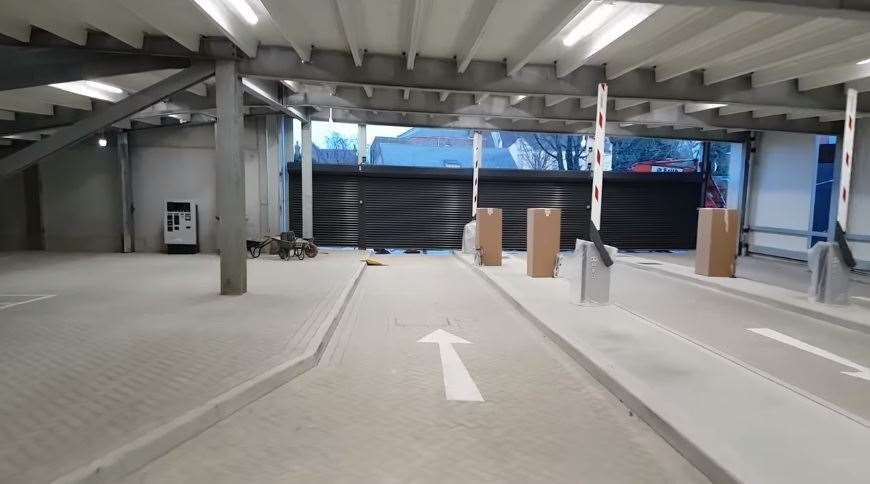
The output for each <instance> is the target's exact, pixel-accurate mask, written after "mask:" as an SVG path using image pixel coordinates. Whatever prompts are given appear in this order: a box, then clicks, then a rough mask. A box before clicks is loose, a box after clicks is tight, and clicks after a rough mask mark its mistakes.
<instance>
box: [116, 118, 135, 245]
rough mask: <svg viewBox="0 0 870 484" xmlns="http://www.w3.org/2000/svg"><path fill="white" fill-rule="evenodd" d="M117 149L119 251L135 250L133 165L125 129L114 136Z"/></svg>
mask: <svg viewBox="0 0 870 484" xmlns="http://www.w3.org/2000/svg"><path fill="white" fill-rule="evenodd" d="M115 142H116V144H117V149H118V173H119V174H120V178H121V240H122V245H121V252H124V253H125V254H126V253H130V252H135V251H136V247H135V246H134V240H135V239H136V237H135V236H136V234H135V232H134V227H135V226H134V224H133V167H132V166H131V165H130V143H129V141H128V139H127V132H126V131H119V132H118V134H117V136H116V137H115Z"/></svg>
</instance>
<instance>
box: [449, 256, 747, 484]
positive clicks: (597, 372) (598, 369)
mask: <svg viewBox="0 0 870 484" xmlns="http://www.w3.org/2000/svg"><path fill="white" fill-rule="evenodd" d="M453 255H454V256H455V257H456V258H457V259H459V260H460V261H462V262H463V263H464V264H466V265H468V267H470V268H471V269H472V270H473V271H474V272H476V273H477V274H478V275H479V276H480V277H481V278H482V279H483V280H484V281H486V282H487V283H488V284H490V286H492V287H493V288H494V289H495V290H496V291H498V292H499V293H500V294H501V295H502V296H504V298H505V299H506V300H508V301H509V302H510V303H511V304H513V306H514V307H516V309H517V311H518V312H519V313H520V314H522V315H523V316H524V317H525V318H526V319H528V320H529V321H531V322H532V323H533V324H534V325H535V326H537V327H538V329H540V330H541V331H542V332H543V333H544V334H545V335H546V336H547V337H548V338H549V339H550V340H551V341H553V342H554V343H556V344H557V345H558V346H559V347H560V348H562V350H563V351H565V353H567V354H568V355H569V356H571V358H572V359H574V361H576V362H577V363H579V364H580V365H581V366H582V367H583V368H584V369H586V371H588V372H589V374H591V375H592V377H593V378H595V379H596V380H597V381H598V382H599V383H601V384H602V385H604V387H605V388H607V390H608V391H610V393H612V394H613V395H614V396H616V398H618V399H619V400H620V401H621V402H622V403H623V404H624V405H625V406H626V407H628V408H629V409H630V410H631V411H632V412H634V413H635V414H636V415H637V416H638V418H640V419H641V420H643V421H644V422H645V423H646V424H647V425H649V426H650V427H651V428H652V429H653V430H654V431H655V432H656V433H657V434H659V435H660V436H661V437H662V438H663V439H665V440H666V441H667V442H668V443H669V444H670V445H671V447H673V448H674V449H676V451H677V452H679V453H680V454H681V455H682V456H683V457H685V458H686V460H688V461H689V462H690V463H691V464H692V465H693V466H695V467H696V468H697V469H698V470H699V471H701V472H702V473H703V474H704V475H705V476H707V478H709V479H710V480H711V481H712V482H715V483H740V482H741V481H740V480H739V479H737V478H736V477H735V476H734V475H733V474H732V473H730V472H729V471H728V470H727V469H726V468H725V467H723V466H722V465H721V464H720V463H719V462H717V461H716V460H715V459H714V458H713V457H712V456H710V455H709V454H707V453H706V452H704V450H703V449H701V448H700V447H698V445H696V444H695V443H694V442H692V441H691V440H690V439H689V438H688V437H687V436H685V435H684V434H682V433H681V432H680V431H679V430H677V429H676V428H675V427H674V426H673V425H672V424H671V423H670V422H669V421H668V420H667V419H665V418H663V417H662V416H661V415H659V414H658V413H656V412H655V411H654V410H653V409H652V408H651V407H653V408H655V407H657V406H658V405H657V404H656V403H654V402H650V401H649V399H650V398H651V397H650V396H649V395H646V396H643V397H641V396H640V395H636V394H635V393H633V392H631V391H630V390H629V389H628V387H634V388H637V385H636V384H629V383H628V381H629V380H633V379H634V378H633V377H632V376H631V375H629V374H627V373H625V372H623V371H620V369H619V368H618V367H616V366H615V365H610V364H607V359H606V358H605V357H604V356H603V355H601V354H600V353H599V352H597V351H596V350H595V349H593V348H591V347H588V346H587V347H585V348H583V349H582V350H581V349H580V348H577V347H576V346H574V345H573V344H571V343H570V342H569V341H567V340H566V339H565V338H563V337H562V336H561V335H559V334H558V333H557V332H556V331H554V330H553V329H552V328H550V327H549V326H548V325H547V324H546V323H544V322H543V321H541V319H539V318H538V317H537V316H535V315H534V314H533V313H532V312H531V311H529V310H528V309H527V308H526V307H525V306H523V305H522V303H520V302H519V301H518V300H517V299H516V298H514V297H513V296H511V294H510V293H509V292H508V291H507V290H505V288H503V287H502V286H501V285H500V284H498V283H497V282H496V281H495V280H494V279H492V278H491V277H490V275H489V274H487V273H486V271H484V270H483V269H482V268H480V267H476V266H474V264H472V263H470V262H469V261H468V260H467V259H466V258H465V257H463V256H462V254H460V253H458V252H456V251H453Z"/></svg>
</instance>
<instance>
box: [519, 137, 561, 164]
mask: <svg viewBox="0 0 870 484" xmlns="http://www.w3.org/2000/svg"><path fill="white" fill-rule="evenodd" d="M516 146H517V162H519V163H520V164H521V165H522V168H525V169H527V170H558V169H559V168H560V167H559V165H558V163H556V160H554V159H553V158H552V157H550V155H548V154H547V153H545V152H544V150H541V149H538V148H535V147H533V146H532V145H530V144H529V143H528V142H526V140H524V139H520V140H519V141H518V142H517V143H516Z"/></svg>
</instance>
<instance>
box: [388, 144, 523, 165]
mask: <svg viewBox="0 0 870 484" xmlns="http://www.w3.org/2000/svg"><path fill="white" fill-rule="evenodd" d="M371 162H372V163H376V164H379V165H393V166H421V167H449V168H471V167H472V152H471V150H469V149H468V147H467V146H449V147H448V146H441V147H438V148H437V149H436V148H433V147H430V146H424V145H417V144H405V143H377V145H376V144H374V143H373V144H372V160H371ZM483 167H484V168H516V164H515V163H514V159H513V157H512V156H511V154H510V152H509V151H508V150H507V149H504V148H486V149H484V150H483Z"/></svg>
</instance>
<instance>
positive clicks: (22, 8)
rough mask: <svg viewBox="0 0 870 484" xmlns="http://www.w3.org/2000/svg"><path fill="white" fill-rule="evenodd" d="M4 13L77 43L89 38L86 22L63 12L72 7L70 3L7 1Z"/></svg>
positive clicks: (80, 43) (82, 43) (84, 41)
mask: <svg viewBox="0 0 870 484" xmlns="http://www.w3.org/2000/svg"><path fill="white" fill-rule="evenodd" d="M2 7H3V15H4V16H7V15H8V16H11V17H13V18H16V19H18V20H20V21H24V22H26V23H28V24H30V25H32V26H36V27H39V28H41V29H45V30H47V31H49V32H51V33H53V34H54V35H57V36H58V37H61V38H64V39H66V40H68V41H70V42H72V43H74V44H77V45H85V43H86V42H87V40H88V30H87V28H86V26H85V24H84V23H82V22H81V21H80V20H78V17H76V16H75V15H63V14H62V13H61V12H63V11H64V10H66V9H68V8H70V6H69V5H65V4H63V5H51V3H50V2H45V1H42V2H14V4H13V5H10V4H9V2H5V5H2Z"/></svg>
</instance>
